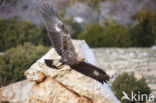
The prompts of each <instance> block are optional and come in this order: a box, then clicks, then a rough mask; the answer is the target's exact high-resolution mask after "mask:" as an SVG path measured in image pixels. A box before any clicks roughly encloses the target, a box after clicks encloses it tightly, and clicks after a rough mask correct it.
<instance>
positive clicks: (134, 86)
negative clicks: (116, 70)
mask: <svg viewBox="0 0 156 103" xmlns="http://www.w3.org/2000/svg"><path fill="white" fill-rule="evenodd" d="M112 90H113V91H114V93H115V95H116V96H117V98H118V99H120V100H121V98H122V97H123V93H122V92H123V91H124V92H125V93H127V95H128V96H129V97H131V92H132V91H133V92H134V94H138V92H139V94H147V95H149V94H150V93H151V90H150V88H149V87H148V86H147V84H146V80H145V78H142V79H140V80H137V79H136V78H135V77H134V74H133V73H131V74H128V73H123V74H121V75H119V76H118V77H116V78H115V80H114V82H113V84H112ZM136 98H137V97H136ZM144 100H145V98H144ZM121 102H122V103H138V102H136V101H133V102H132V101H128V100H125V99H124V100H122V101H121ZM139 103H145V101H140V102H139Z"/></svg>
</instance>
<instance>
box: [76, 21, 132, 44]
mask: <svg viewBox="0 0 156 103" xmlns="http://www.w3.org/2000/svg"><path fill="white" fill-rule="evenodd" d="M78 38H79V39H85V40H86V42H87V43H88V44H89V45H90V46H91V47H129V46H131V37H130V33H129V29H128V28H127V27H121V26H119V25H117V24H116V23H113V22H112V23H107V24H106V23H105V25H104V26H100V25H99V24H93V25H89V26H87V27H86V28H85V29H84V30H83V32H82V33H80V34H79V36H78Z"/></svg>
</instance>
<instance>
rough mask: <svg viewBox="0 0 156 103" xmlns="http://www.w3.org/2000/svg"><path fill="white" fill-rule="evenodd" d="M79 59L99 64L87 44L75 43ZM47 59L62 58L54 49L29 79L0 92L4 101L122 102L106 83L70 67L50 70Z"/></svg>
mask: <svg viewBox="0 0 156 103" xmlns="http://www.w3.org/2000/svg"><path fill="white" fill-rule="evenodd" d="M73 43H74V46H75V48H76V52H77V53H78V56H79V59H82V58H85V59H86V61H87V62H90V63H92V64H94V65H96V62H95V57H94V55H93V53H92V52H91V50H90V49H89V47H88V46H87V45H86V43H85V42H84V41H74V42H73ZM44 59H55V60H56V63H57V62H58V60H59V59H60V56H59V55H58V54H57V53H56V52H55V50H54V49H53V48H52V49H50V50H49V52H48V53H47V54H45V56H43V57H42V58H41V59H39V60H38V61H36V63H34V64H33V65H32V66H31V67H30V68H29V69H28V70H27V71H26V72H25V76H26V77H27V80H24V81H21V82H17V83H14V84H10V85H9V86H7V87H3V88H1V89H0V102H2V103H3V102H11V103H12V102H13V103H119V101H118V100H117V98H116V97H115V96H114V94H113V93H112V91H111V90H110V89H109V87H108V86H107V84H106V83H104V84H101V83H99V82H98V81H96V80H93V79H92V78H90V77H87V76H85V75H83V74H81V73H78V72H76V71H75V70H73V69H72V68H70V67H69V66H68V65H63V67H62V68H61V69H59V70H57V69H53V68H49V67H47V66H46V65H45V64H44Z"/></svg>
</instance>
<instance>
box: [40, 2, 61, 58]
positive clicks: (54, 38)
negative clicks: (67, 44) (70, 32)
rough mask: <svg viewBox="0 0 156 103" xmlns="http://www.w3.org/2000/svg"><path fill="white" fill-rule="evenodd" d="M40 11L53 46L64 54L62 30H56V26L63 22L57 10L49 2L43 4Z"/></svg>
mask: <svg viewBox="0 0 156 103" xmlns="http://www.w3.org/2000/svg"><path fill="white" fill-rule="evenodd" d="M40 12H41V14H42V16H43V19H44V22H45V25H46V27H47V29H48V34H49V37H50V40H51V42H52V46H53V47H54V48H55V49H56V51H57V53H58V54H59V55H61V56H62V48H63V36H62V33H61V31H58V30H56V26H57V25H59V24H63V23H62V22H61V20H60V19H59V18H58V16H57V12H56V11H55V10H54V8H53V7H52V6H50V5H49V4H45V5H43V6H42V7H41V11H40Z"/></svg>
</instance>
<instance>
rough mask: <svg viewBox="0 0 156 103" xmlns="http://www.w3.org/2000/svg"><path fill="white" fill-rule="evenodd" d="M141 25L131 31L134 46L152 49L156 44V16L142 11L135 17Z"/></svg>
mask: <svg viewBox="0 0 156 103" xmlns="http://www.w3.org/2000/svg"><path fill="white" fill-rule="evenodd" d="M134 19H135V20H137V21H138V22H139V23H138V24H137V25H136V26H134V27H133V28H132V30H131V34H132V40H133V46H141V47H150V46H152V45H154V43H155V42H156V14H155V13H153V12H151V11H148V10H142V11H140V12H139V13H138V14H137V15H136V16H135V17H134Z"/></svg>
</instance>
